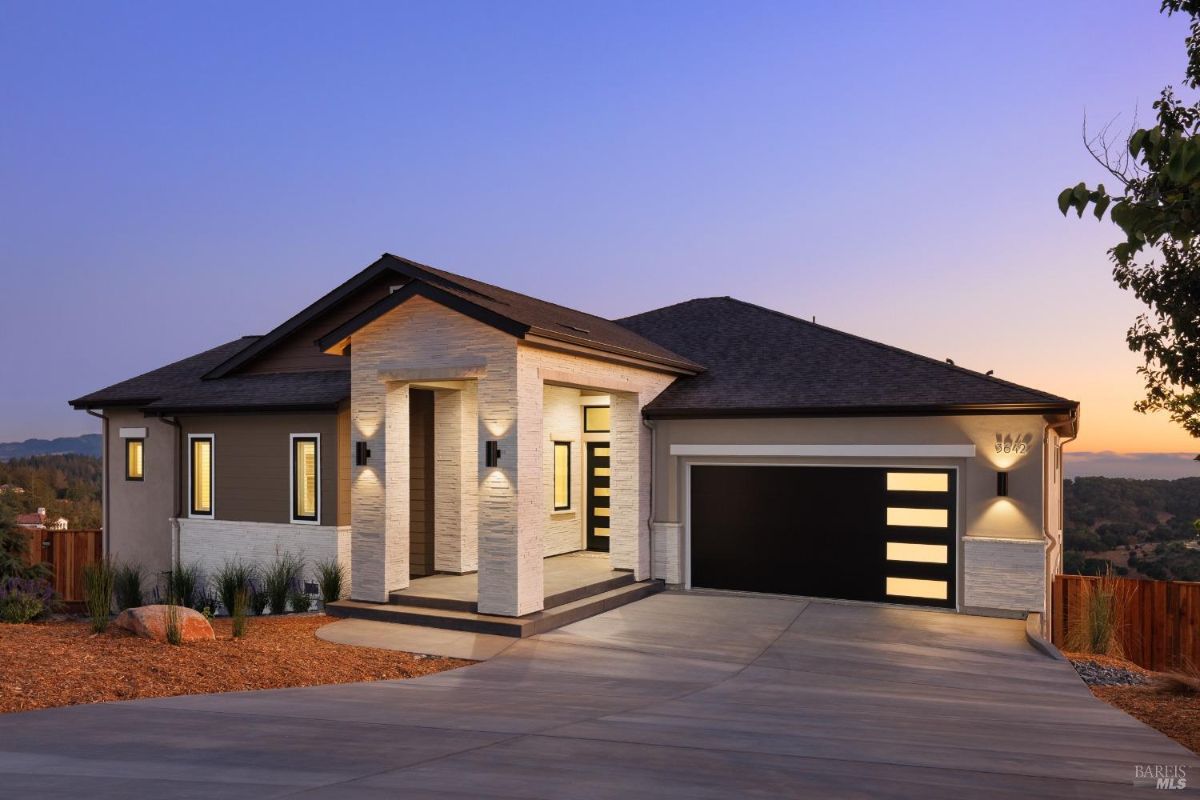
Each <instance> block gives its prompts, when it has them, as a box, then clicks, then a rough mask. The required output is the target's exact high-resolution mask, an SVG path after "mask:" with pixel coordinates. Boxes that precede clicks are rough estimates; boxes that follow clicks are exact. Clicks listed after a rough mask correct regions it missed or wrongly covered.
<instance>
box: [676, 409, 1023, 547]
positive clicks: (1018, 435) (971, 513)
mask: <svg viewBox="0 0 1200 800" xmlns="http://www.w3.org/2000/svg"><path fill="white" fill-rule="evenodd" d="M1043 426H1044V423H1043V421H1042V419H1041V418H1040V417H1037V416H1032V415H1029V416H1026V415H1011V416H1010V415H999V414H996V415H979V416H956V417H949V416H946V417H867V418H861V417H849V418H848V417H838V418H828V419H824V418H817V419H729V420H662V421H660V422H657V423H656V430H657V434H658V436H657V446H658V452H657V453H656V454H655V455H656V460H655V463H656V470H655V471H656V478H657V482H656V490H657V491H659V492H660V494H659V496H658V498H657V499H656V502H655V519H656V520H658V521H663V522H681V521H682V520H683V516H682V512H683V498H682V493H681V480H680V478H681V475H682V471H681V470H682V468H683V463H684V459H682V458H681V457H678V456H674V457H673V456H671V455H670V447H671V445H672V444H864V445H869V444H913V445H917V444H974V445H975V448H976V449H975V452H976V455H975V458H973V459H946V458H939V459H932V460H930V459H908V458H901V459H896V458H892V459H886V460H879V459H875V460H874V462H873V463H877V464H879V465H882V466H922V465H926V466H930V465H935V464H936V465H938V466H951V467H957V468H958V486H959V515H960V519H961V529H962V530H963V532H964V533H966V534H967V535H971V536H999V537H1005V538H1017V539H1022V538H1023V539H1041V538H1042V492H1043V474H1042V452H1043V448H1042V430H1043ZM997 434H999V435H1000V436H1001V438H1002V439H1003V438H1004V437H1011V438H1012V439H1014V440H1016V439H1021V440H1024V439H1025V437H1029V439H1028V444H1027V446H1026V452H1025V453H1024V454H1022V455H1016V454H1012V453H1003V452H1002V453H996V452H995V449H996V436H997ZM701 460H702V459H701ZM763 460H764V459H749V461H751V462H753V461H759V462H762V461H763ZM772 460H774V461H783V462H787V463H822V464H837V463H858V464H862V463H864V462H863V461H861V460H856V459H839V458H815V459H782V460H781V459H772ZM1001 469H1004V470H1007V471H1008V473H1009V484H1008V486H1009V496H1008V498H997V497H996V472H997V470H1001Z"/></svg>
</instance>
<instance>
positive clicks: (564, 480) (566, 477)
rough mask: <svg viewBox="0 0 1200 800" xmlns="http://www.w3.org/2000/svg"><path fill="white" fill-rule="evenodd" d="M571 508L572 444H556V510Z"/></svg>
mask: <svg viewBox="0 0 1200 800" xmlns="http://www.w3.org/2000/svg"><path fill="white" fill-rule="evenodd" d="M570 507H571V443H570V442H555V443H554V510H555V511H566V510H567V509H569V508H570Z"/></svg>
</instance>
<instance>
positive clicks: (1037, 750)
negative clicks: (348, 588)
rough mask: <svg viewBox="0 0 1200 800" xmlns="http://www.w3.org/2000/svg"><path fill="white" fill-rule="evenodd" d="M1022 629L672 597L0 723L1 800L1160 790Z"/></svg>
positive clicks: (1067, 673)
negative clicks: (468, 654) (264, 688)
mask: <svg viewBox="0 0 1200 800" xmlns="http://www.w3.org/2000/svg"><path fill="white" fill-rule="evenodd" d="M1135 764H1180V765H1184V766H1186V767H1187V768H1188V771H1189V773H1190V774H1189V776H1188V777H1189V778H1191V780H1190V781H1189V782H1190V783H1195V782H1196V781H1200V759H1197V758H1196V757H1195V756H1193V755H1191V754H1190V753H1188V752H1187V751H1186V750H1184V749H1183V748H1182V747H1180V746H1178V745H1176V744H1174V743H1173V742H1171V741H1170V740H1169V739H1167V738H1166V737H1164V736H1161V735H1160V734H1158V733H1156V732H1155V731H1153V730H1151V729H1150V728H1147V727H1146V726H1144V725H1142V724H1141V723H1139V722H1137V721H1135V720H1133V719H1131V718H1130V717H1127V716H1126V715H1124V714H1122V713H1121V712H1120V711H1117V710H1116V709H1113V708H1111V707H1109V706H1107V705H1105V704H1104V703H1101V702H1100V701H1098V700H1095V699H1093V698H1092V697H1091V695H1090V694H1089V693H1088V691H1087V689H1086V688H1085V687H1084V686H1083V684H1082V683H1081V682H1080V681H1079V680H1078V678H1076V677H1075V675H1074V672H1073V671H1072V670H1071V669H1070V667H1069V666H1068V665H1065V664H1063V663H1062V662H1057V661H1054V660H1052V659H1049V658H1046V657H1045V656H1043V655H1041V654H1039V653H1037V652H1036V651H1034V650H1033V649H1032V648H1031V647H1029V645H1028V644H1027V643H1026V642H1025V640H1024V634H1023V628H1022V625H1021V624H1020V623H1017V622H1012V621H1006V620H989V619H980V618H974V617H959V616H955V615H952V614H943V613H931V612H923V611H916V610H901V609H889V608H874V607H865V606H851V605H837V604H826V603H812V604H806V603H804V602H802V601H791V600H776V599H766V598H749V597H731V596H711V595H685V594H677V593H668V594H662V595H658V596H655V597H652V598H649V599H646V600H643V601H641V602H638V603H635V604H633V605H630V606H626V607H624V608H621V609H617V610H615V611H612V612H609V613H607V614H604V615H601V616H599V617H594V618H592V619H589V620H586V621H583V622H580V623H576V624H574V625H571V626H569V627H566V628H563V629H561V630H558V631H555V632H553V633H549V634H544V635H542V636H538V637H534V638H532V639H528V640H522V641H518V642H516V643H514V644H513V645H512V646H511V647H509V648H508V649H507V650H505V651H504V652H503V653H501V654H500V655H498V656H496V657H495V658H492V659H491V660H490V661H486V662H484V663H481V664H477V665H474V666H471V667H467V668H464V669H461V670H455V671H451V672H446V673H441V674H438V675H432V676H429V677H426V678H421V679H418V680H412V681H395V682H379V683H364V684H351V685H343V686H326V687H316V688H309V689H285V690H279V691H268V692H249V693H241V694H226V695H205V696H193V697H179V698H170V699H162V700H148V701H136V702H128V703H114V704H108V705H98V706H80V707H75V708H64V709H53V710H49V711H39V712H30V713H27V714H9V715H3V716H0V796H3V797H20V798H26V797H39V798H46V797H88V798H91V799H92V800H99V798H109V797H112V798H118V797H119V798H125V797H171V798H173V800H175V799H177V798H192V797H195V798H201V797H203V798H205V799H206V800H211V799H212V798H232V797H263V798H266V797H285V796H286V797H291V796H295V797H305V798H395V797H404V798H439V799H440V800H445V798H458V797H462V798H477V797H507V798H573V797H580V798H614V799H619V800H629V798H631V797H656V798H664V797H688V798H713V799H714V800H715V798H721V799H722V800H725V798H735V797H746V796H755V797H807V796H811V797H820V798H834V797H872V798H874V797H914V798H941V797H946V798H950V797H953V798H961V797H972V798H974V797H1008V798H1028V797H1081V798H1108V797H1112V798H1117V797H1122V798H1126V797H1138V796H1146V797H1162V796H1164V795H1163V794H1162V793H1160V792H1157V791H1156V790H1154V789H1135V788H1134V785H1133V778H1134V765H1135Z"/></svg>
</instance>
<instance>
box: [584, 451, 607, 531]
mask: <svg viewBox="0 0 1200 800" xmlns="http://www.w3.org/2000/svg"><path fill="white" fill-rule="evenodd" d="M609 472H610V467H609V458H608V442H588V443H587V548H588V550H599V551H600V552H603V553H607V552H608V514H609V509H610V508H611V505H610V503H609V501H610V500H611V499H612V498H611V497H610V496H609V491H610V490H609V486H610V476H609Z"/></svg>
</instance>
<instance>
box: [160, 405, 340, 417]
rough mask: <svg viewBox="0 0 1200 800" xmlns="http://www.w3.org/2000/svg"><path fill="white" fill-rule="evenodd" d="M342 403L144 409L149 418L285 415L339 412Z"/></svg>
mask: <svg viewBox="0 0 1200 800" xmlns="http://www.w3.org/2000/svg"><path fill="white" fill-rule="evenodd" d="M341 402H342V401H337V402H332V403H280V404H278V405H250V404H241V405H236V404H235V405H228V406H169V407H168V406H163V407H157V406H156V407H154V408H143V409H142V412H143V413H144V414H145V415H146V416H147V417H177V416H181V415H198V414H283V413H299V412H318V411H337V410H338V408H339V406H340V405H341Z"/></svg>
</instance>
